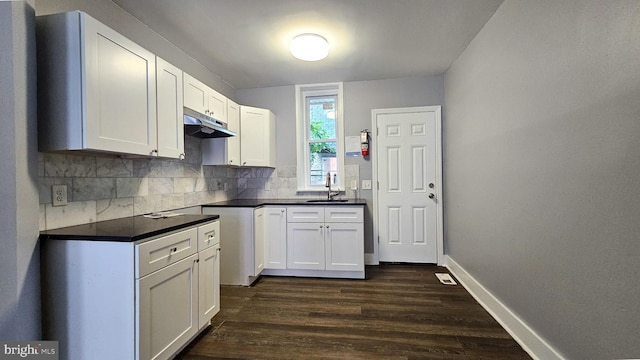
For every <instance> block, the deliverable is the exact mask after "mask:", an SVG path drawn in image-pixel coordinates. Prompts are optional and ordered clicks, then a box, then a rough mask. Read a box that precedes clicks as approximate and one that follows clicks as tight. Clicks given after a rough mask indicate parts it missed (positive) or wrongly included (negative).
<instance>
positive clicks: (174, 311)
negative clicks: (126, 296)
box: [95, 254, 198, 359]
mask: <svg viewBox="0 0 640 360" xmlns="http://www.w3.org/2000/svg"><path fill="white" fill-rule="evenodd" d="M197 259H198V255H197V254H194V255H192V256H190V257H188V258H186V259H183V260H180V261H178V262H177V263H175V264H172V265H169V266H167V267H166V268H163V269H161V270H159V271H156V272H154V273H151V274H149V275H147V276H145V277H143V278H140V279H139V280H136V285H137V301H138V307H137V308H138V337H137V340H138V351H139V356H138V359H168V358H169V357H170V356H171V355H172V354H174V353H175V352H176V351H178V350H179V349H180V347H181V346H182V345H184V344H185V343H186V342H187V340H189V339H191V337H192V336H193V335H195V334H196V332H197V331H198V265H197V262H196V260H197ZM95 325H96V326H99V324H95Z"/></svg>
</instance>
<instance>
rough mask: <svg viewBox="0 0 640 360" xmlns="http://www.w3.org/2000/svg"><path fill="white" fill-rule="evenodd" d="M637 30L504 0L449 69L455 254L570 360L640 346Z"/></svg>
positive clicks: (623, 6)
mask: <svg viewBox="0 0 640 360" xmlns="http://www.w3.org/2000/svg"><path fill="white" fill-rule="evenodd" d="M638 34H640V2H638V1H636V0H629V1H622V0H620V1H601V0H590V1H585V0H579V1H578V0H576V1H556V0H544V1H514V0H507V1H505V2H504V3H503V4H502V6H501V7H500V8H499V9H498V11H497V12H496V13H495V15H494V16H493V17H492V18H491V19H490V20H489V22H488V23H487V24H486V25H485V27H484V28H483V30H482V31H481V32H480V33H479V34H478V36H477V37H476V38H475V39H474V40H473V41H472V42H471V44H470V45H469V47H468V48H467V49H466V50H465V51H464V53H463V54H462V55H461V56H460V57H459V58H458V59H457V60H456V62H455V63H454V65H453V66H452V67H451V68H450V69H449V71H448V72H447V74H446V76H445V90H446V91H445V95H446V96H445V101H446V104H447V107H446V108H445V115H446V121H445V129H444V131H445V138H444V144H445V167H444V175H445V179H446V181H445V196H446V197H445V198H446V202H447V203H446V214H445V216H446V219H447V223H446V234H445V236H446V242H447V249H448V250H447V252H448V255H449V256H451V258H452V259H454V260H455V261H456V262H458V263H459V264H460V265H461V266H462V267H463V268H465V269H466V270H467V271H468V272H469V273H470V274H471V275H472V276H473V277H475V278H476V280H478V281H479V282H480V283H481V284H482V285H484V286H485V287H486V288H487V289H488V290H489V291H491V292H492V293H493V294H494V295H495V296H497V297H498V298H499V299H500V300H501V301H502V302H503V303H504V304H506V305H507V306H508V307H510V308H511V309H512V310H513V311H514V312H515V313H516V314H517V315H518V316H520V317H521V318H522V319H523V320H524V321H525V322H527V323H528V324H529V325H530V326H531V327H532V328H533V329H534V330H535V331H537V332H538V333H539V334H541V335H542V336H543V337H545V338H546V339H547V340H548V341H549V342H550V343H551V344H552V345H553V346H554V347H556V348H557V349H558V350H559V351H560V352H561V353H563V354H564V355H565V356H566V357H567V358H570V359H605V358H606V359H613V358H637V357H638V356H640V341H638V334H640V308H639V307H638V299H639V298H640V287H639V286H638V279H637V274H638V273H640V241H639V240H640V239H639V234H640V222H639V221H638V219H640V186H638V185H639V182H638V179H639V178H640V141H639V140H638V139H639V136H640V36H638Z"/></svg>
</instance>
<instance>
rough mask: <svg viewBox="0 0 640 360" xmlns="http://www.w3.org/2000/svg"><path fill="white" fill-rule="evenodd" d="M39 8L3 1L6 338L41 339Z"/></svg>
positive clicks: (0, 248) (0, 334)
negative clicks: (37, 85) (36, 99)
mask: <svg viewBox="0 0 640 360" xmlns="http://www.w3.org/2000/svg"><path fill="white" fill-rule="evenodd" d="M34 16H35V12H34V10H33V7H32V6H30V5H29V4H28V3H26V2H23V1H15V2H6V1H0V49H2V51H0V64H1V66H0V84H2V86H0V116H2V120H1V121H0V184H1V186H0V204H2V206H0V339H2V340H36V339H39V338H40V280H39V270H40V268H39V247H38V241H37V240H38V221H37V217H36V216H35V214H37V212H38V205H37V204H38V191H37V182H38V180H37V170H36V169H37V162H38V158H37V144H36V142H35V139H37V134H36V132H35V128H36V126H35V124H36V110H35V109H36V101H35V85H36V78H35V76H36V66H35V28H34V20H35V17H34Z"/></svg>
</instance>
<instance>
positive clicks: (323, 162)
mask: <svg viewBox="0 0 640 360" xmlns="http://www.w3.org/2000/svg"><path fill="white" fill-rule="evenodd" d="M309 164H310V166H311V169H310V171H309V185H311V186H325V179H326V176H327V173H328V172H329V173H331V185H332V186H333V185H338V184H337V182H338V177H337V175H336V174H337V172H338V161H337V159H336V143H335V141H328V142H319V143H311V144H309Z"/></svg>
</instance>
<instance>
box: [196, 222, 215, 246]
mask: <svg viewBox="0 0 640 360" xmlns="http://www.w3.org/2000/svg"><path fill="white" fill-rule="evenodd" d="M219 243H220V222H219V221H216V222H212V223H209V224H205V225H202V226H199V227H198V251H202V250H204V249H206V248H208V247H211V246H213V245H215V244H219Z"/></svg>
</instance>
